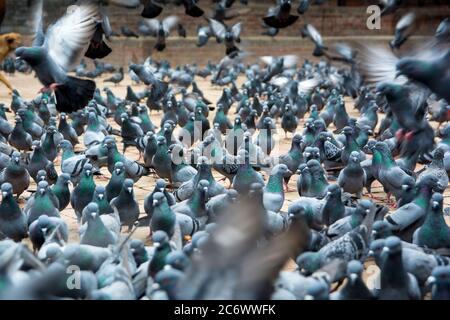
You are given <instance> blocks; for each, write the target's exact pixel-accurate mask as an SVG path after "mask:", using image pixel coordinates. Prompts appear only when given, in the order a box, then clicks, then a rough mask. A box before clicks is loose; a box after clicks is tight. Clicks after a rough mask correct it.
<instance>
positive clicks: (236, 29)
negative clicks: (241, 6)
mask: <svg viewBox="0 0 450 320" xmlns="http://www.w3.org/2000/svg"><path fill="white" fill-rule="evenodd" d="M241 31H242V23H241V22H239V23H236V24H235V25H234V26H233V27H232V28H231V33H232V34H233V38H234V39H239V37H240V35H241Z"/></svg>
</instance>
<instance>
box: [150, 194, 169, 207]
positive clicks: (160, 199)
mask: <svg viewBox="0 0 450 320" xmlns="http://www.w3.org/2000/svg"><path fill="white" fill-rule="evenodd" d="M165 200H166V196H165V195H164V193H162V192H156V193H155V194H154V195H153V203H152V204H153V207H157V206H159V205H161V204H162V203H164V201H165Z"/></svg>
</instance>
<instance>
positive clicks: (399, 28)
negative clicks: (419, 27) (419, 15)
mask: <svg viewBox="0 0 450 320" xmlns="http://www.w3.org/2000/svg"><path fill="white" fill-rule="evenodd" d="M415 19H416V15H415V14H414V13H413V12H410V13H408V14H406V15H404V16H403V17H401V19H400V20H399V21H398V22H397V24H396V25H395V35H394V39H392V40H391V41H390V42H389V45H390V46H391V48H392V49H393V50H394V49H399V48H400V46H402V45H403V44H404V43H405V42H406V40H408V38H409V36H410V35H411V34H412V31H413V29H414V22H415Z"/></svg>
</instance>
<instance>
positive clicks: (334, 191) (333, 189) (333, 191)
mask: <svg viewBox="0 0 450 320" xmlns="http://www.w3.org/2000/svg"><path fill="white" fill-rule="evenodd" d="M341 192H342V191H341V187H339V185H337V184H331V185H330V186H329V187H328V188H327V197H329V198H340V197H341Z"/></svg>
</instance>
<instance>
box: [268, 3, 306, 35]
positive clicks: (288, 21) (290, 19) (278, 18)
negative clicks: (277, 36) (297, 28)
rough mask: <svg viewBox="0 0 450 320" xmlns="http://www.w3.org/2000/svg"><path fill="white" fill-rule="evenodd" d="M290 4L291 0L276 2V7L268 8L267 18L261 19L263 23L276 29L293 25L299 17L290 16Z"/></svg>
mask: <svg viewBox="0 0 450 320" xmlns="http://www.w3.org/2000/svg"><path fill="white" fill-rule="evenodd" d="M291 3H292V1H291V0H277V6H275V7H271V8H269V11H268V14H267V16H266V17H264V18H263V21H264V23H265V24H266V25H268V26H269V27H272V28H277V29H282V28H286V27H289V26H290V25H292V24H294V23H295V22H296V21H297V20H298V18H299V17H298V16H294V15H292V14H291Z"/></svg>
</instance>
